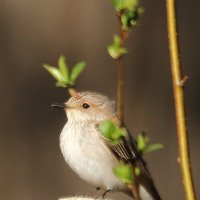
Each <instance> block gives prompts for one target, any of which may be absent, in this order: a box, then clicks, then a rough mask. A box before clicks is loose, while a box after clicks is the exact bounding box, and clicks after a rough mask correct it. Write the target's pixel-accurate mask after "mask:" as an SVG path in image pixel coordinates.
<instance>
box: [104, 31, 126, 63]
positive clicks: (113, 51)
mask: <svg viewBox="0 0 200 200" xmlns="http://www.w3.org/2000/svg"><path fill="white" fill-rule="evenodd" d="M107 50H108V53H109V55H110V56H111V57H112V58H113V59H117V58H119V57H121V56H123V55H124V54H126V53H127V52H128V51H127V49H126V48H124V47H123V46H122V44H121V38H120V37H119V36H118V35H114V38H113V43H112V44H111V45H109V46H108V47H107Z"/></svg>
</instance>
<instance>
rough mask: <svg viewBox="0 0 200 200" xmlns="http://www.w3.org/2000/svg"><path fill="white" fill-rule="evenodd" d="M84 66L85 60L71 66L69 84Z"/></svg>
mask: <svg viewBox="0 0 200 200" xmlns="http://www.w3.org/2000/svg"><path fill="white" fill-rule="evenodd" d="M85 66H86V63H85V62H79V63H77V64H76V65H75V66H74V67H73V68H72V71H71V74H70V84H71V85H73V84H74V82H75V80H76V79H77V77H78V76H79V75H80V73H81V72H82V71H83V70H84V68H85Z"/></svg>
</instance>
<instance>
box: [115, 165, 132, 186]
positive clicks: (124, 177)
mask: <svg viewBox="0 0 200 200" xmlns="http://www.w3.org/2000/svg"><path fill="white" fill-rule="evenodd" d="M113 172H114V174H115V176H116V177H118V178H119V179H120V180H121V181H122V182H124V183H126V184H131V183H133V181H134V180H133V167H132V166H131V165H129V164H121V165H119V166H117V167H114V168H113Z"/></svg>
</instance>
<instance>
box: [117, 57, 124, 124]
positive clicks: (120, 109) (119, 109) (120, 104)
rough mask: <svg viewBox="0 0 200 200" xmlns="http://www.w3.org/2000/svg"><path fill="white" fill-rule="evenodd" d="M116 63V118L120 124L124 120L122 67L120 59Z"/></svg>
mask: <svg viewBox="0 0 200 200" xmlns="http://www.w3.org/2000/svg"><path fill="white" fill-rule="evenodd" d="M116 62H117V116H118V118H119V121H120V122H121V124H123V120H124V84H125V83H124V65H123V64H122V60H121V58H118V59H117V60H116Z"/></svg>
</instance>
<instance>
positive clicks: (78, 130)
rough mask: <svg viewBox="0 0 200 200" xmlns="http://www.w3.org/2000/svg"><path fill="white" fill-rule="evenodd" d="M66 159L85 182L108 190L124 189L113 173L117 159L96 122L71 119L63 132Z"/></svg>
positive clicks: (62, 144)
mask: <svg viewBox="0 0 200 200" xmlns="http://www.w3.org/2000/svg"><path fill="white" fill-rule="evenodd" d="M60 148H61V151H62V153H63V156H64V158H65V161H66V162H67V163H68V164H69V165H70V167H71V168H72V169H73V170H74V171H75V172H76V173H77V174H78V175H79V176H80V177H81V178H82V179H84V180H85V181H87V182H89V183H91V184H93V185H95V186H97V187H101V188H105V189H116V190H118V189H123V188H124V187H125V186H124V184H123V183H122V182H121V181H120V180H119V179H118V178H116V177H115V175H114V174H113V171H112V169H113V167H114V166H116V165H117V164H118V161H117V159H116V158H115V157H114V156H113V155H112V153H111V152H110V150H109V149H108V148H107V147H106V146H105V144H104V143H103V141H102V139H101V138H100V135H99V133H98V131H97V130H96V128H95V127H94V125H89V126H85V125H83V124H73V123H72V122H68V123H67V124H66V125H65V127H64V128H63V130H62V132H61V135H60Z"/></svg>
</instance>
